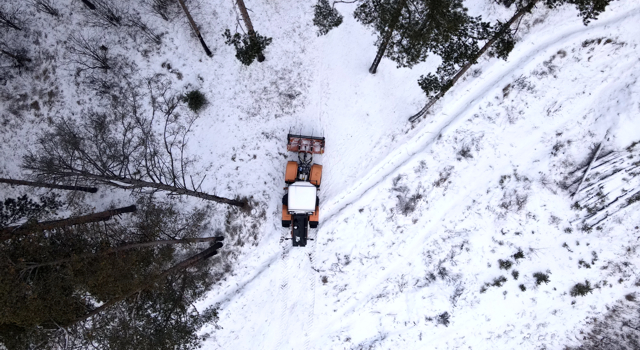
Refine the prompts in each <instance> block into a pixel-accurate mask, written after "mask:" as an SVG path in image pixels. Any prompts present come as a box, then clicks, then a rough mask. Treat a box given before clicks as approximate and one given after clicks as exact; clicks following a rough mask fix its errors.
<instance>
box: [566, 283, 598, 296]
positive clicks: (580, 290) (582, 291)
mask: <svg viewBox="0 0 640 350" xmlns="http://www.w3.org/2000/svg"><path fill="white" fill-rule="evenodd" d="M591 292H593V288H591V283H589V281H588V280H585V281H584V284H582V283H578V284H576V285H575V286H573V287H572V288H571V291H570V292H569V293H570V294H571V296H572V297H575V296H578V295H579V296H581V297H583V296H585V295H587V293H591Z"/></svg>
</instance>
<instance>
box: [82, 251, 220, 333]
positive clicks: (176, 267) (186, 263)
mask: <svg viewBox="0 0 640 350" xmlns="http://www.w3.org/2000/svg"><path fill="white" fill-rule="evenodd" d="M221 247H222V243H217V244H215V245H213V246H211V247H209V248H207V249H205V250H203V251H202V252H200V253H198V254H196V255H194V256H192V257H190V258H188V259H186V260H183V261H182V262H180V263H178V264H176V265H174V266H173V267H171V268H170V269H168V270H166V271H164V272H163V273H161V274H160V275H158V276H157V277H155V278H152V279H151V281H149V282H148V283H146V284H144V285H143V286H142V287H140V288H137V289H135V290H132V291H131V292H129V293H126V294H123V295H121V296H119V297H117V298H113V299H111V300H109V301H107V302H106V303H104V304H102V305H101V306H99V307H97V308H95V309H93V310H92V311H90V312H88V313H87V314H85V315H83V316H81V317H79V318H78V319H76V320H74V321H73V322H72V323H71V324H74V323H77V322H80V321H84V320H86V319H88V318H90V317H93V316H95V315H97V314H99V313H101V312H102V311H104V310H106V309H108V308H109V307H111V306H113V305H115V304H117V303H119V302H121V301H123V300H125V299H127V298H129V297H131V296H134V295H135V294H136V293H139V292H142V291H143V290H147V289H151V288H152V287H153V285H154V284H156V283H157V282H159V281H160V280H162V279H164V278H166V277H168V276H169V275H171V274H173V273H176V272H178V271H180V270H184V269H186V268H187V267H189V266H192V265H195V264H197V263H199V262H201V261H203V260H205V259H207V258H209V257H211V256H213V255H215V254H217V252H218V251H217V250H218V249H220V248H221Z"/></svg>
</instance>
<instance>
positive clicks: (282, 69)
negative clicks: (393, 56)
mask: <svg viewBox="0 0 640 350" xmlns="http://www.w3.org/2000/svg"><path fill="white" fill-rule="evenodd" d="M246 3H247V6H248V7H249V8H250V9H251V12H250V14H251V18H252V21H253V24H254V27H255V28H256V30H257V31H258V32H259V33H260V34H262V35H266V36H270V37H273V43H272V45H271V46H269V47H268V49H267V52H266V57H267V60H266V61H265V62H263V63H254V64H253V65H251V66H250V67H245V66H242V65H241V64H240V63H239V62H238V61H237V60H236V59H235V58H234V57H233V55H234V52H233V51H232V49H231V48H230V47H228V46H226V45H225V44H224V42H223V39H222V37H221V33H222V32H223V31H224V29H225V28H227V27H230V28H233V26H235V23H236V20H237V19H236V13H235V11H234V8H233V2H231V1H229V2H224V3H217V4H213V3H205V2H202V1H201V2H196V1H192V2H191V5H190V6H192V7H193V15H194V18H195V20H196V22H198V23H201V26H202V32H203V36H204V38H205V40H206V41H207V43H208V44H209V46H210V48H211V49H212V51H214V57H213V58H208V57H207V56H205V55H204V53H203V52H202V49H201V47H200V46H199V43H198V42H197V40H195V39H194V38H193V37H192V35H191V33H190V31H189V28H188V26H187V25H186V23H182V22H184V21H180V20H177V21H174V22H173V24H167V23H166V22H162V21H160V20H158V21H157V22H156V23H154V24H153V25H154V26H155V28H164V29H163V30H166V31H167V32H168V33H167V35H166V36H165V38H164V43H163V45H162V47H161V48H160V49H158V50H157V51H155V52H151V53H148V54H147V55H146V56H145V55H141V56H140V57H135V58H134V59H135V60H136V62H137V63H138V65H139V66H140V69H141V70H142V71H143V72H146V73H153V72H159V71H162V70H163V69H164V68H162V67H161V64H162V63H164V62H170V63H171V65H172V67H173V70H174V72H171V73H169V72H168V71H165V73H167V74H169V75H171V76H172V77H175V79H174V83H175V84H176V86H177V87H180V88H182V89H185V90H186V89H190V88H193V87H195V88H199V89H200V90H201V91H202V92H203V93H204V94H205V95H206V97H207V98H208V100H209V102H210V104H209V106H208V107H207V108H206V109H205V110H204V111H203V112H202V113H201V117H200V119H199V120H198V125H197V127H196V128H195V130H196V131H195V133H194V134H193V135H192V136H191V138H190V141H189V142H190V143H189V144H190V152H192V153H193V154H197V155H198V156H199V157H200V165H201V167H202V168H204V167H207V166H208V167H209V170H208V176H207V178H206V180H205V182H204V183H203V190H205V191H208V192H211V193H215V194H217V195H222V196H234V195H241V196H253V198H254V200H255V203H256V204H255V206H256V207H255V209H254V213H253V214H254V215H255V216H256V218H254V219H253V220H251V224H248V223H246V222H242V221H241V220H242V219H241V218H242V216H237V217H234V218H235V220H236V221H233V220H231V219H230V218H229V217H228V216H225V211H224V209H225V208H221V209H220V211H219V213H218V214H217V216H216V217H214V218H213V220H214V223H215V224H216V225H217V226H218V227H223V226H224V227H226V228H234V229H235V230H238V231H239V232H240V236H242V239H243V243H239V246H238V247H236V248H235V249H238V256H237V259H236V260H235V263H234V266H233V271H232V273H231V274H230V275H228V276H227V277H226V278H225V279H223V280H222V281H221V282H220V283H219V284H218V285H217V286H216V288H215V289H214V290H213V291H212V292H211V293H210V295H209V296H208V298H207V299H206V300H203V301H202V302H201V303H200V304H199V305H198V307H199V308H200V307H204V306H207V305H212V304H218V305H219V307H220V311H221V312H220V321H219V323H218V326H219V327H218V328H217V329H216V328H215V327H213V326H211V327H208V328H207V329H205V330H204V331H205V332H210V333H211V337H210V338H209V340H207V341H206V342H205V344H204V348H206V349H378V348H379V349H515V348H518V349H539V348H548V349H562V348H563V347H564V346H565V345H577V344H578V342H577V339H578V338H577V337H578V336H579V335H580V332H581V331H585V330H588V329H587V328H586V327H587V320H588V318H590V317H598V316H601V315H603V314H604V313H605V312H606V310H607V306H608V305H612V304H614V303H616V302H617V301H618V300H620V299H623V298H624V296H625V295H627V294H629V293H632V292H636V291H638V289H639V287H638V285H640V283H638V282H640V281H639V280H638V279H637V278H638V277H637V276H636V272H635V271H636V270H637V268H638V267H639V266H638V265H640V256H639V254H640V250H638V249H637V248H638V243H637V237H638V233H639V232H640V231H639V229H638V226H640V214H638V211H637V210H635V208H634V207H630V208H629V209H627V210H622V211H620V212H618V213H617V214H615V215H613V217H611V218H610V219H608V220H605V221H603V222H602V224H601V225H600V226H599V228H595V227H594V228H593V229H592V230H591V231H585V230H582V229H581V228H582V225H583V221H582V218H584V217H585V215H588V214H586V211H585V210H576V209H572V205H573V204H574V202H576V201H582V200H583V199H581V198H583V193H588V192H581V193H579V194H578V195H576V198H572V197H571V195H572V192H571V191H570V190H564V189H563V186H562V185H561V184H562V183H566V182H567V181H569V182H571V181H574V179H575V178H576V177H577V178H578V179H579V178H580V177H581V174H582V173H583V172H584V170H579V169H580V168H585V167H586V166H587V164H588V162H589V161H590V160H591V159H590V155H592V154H593V151H594V150H595V147H597V144H599V143H601V142H604V144H603V151H602V152H601V155H602V156H606V155H608V154H612V153H610V152H620V154H622V156H624V153H623V152H625V149H626V148H627V147H628V146H629V145H630V144H631V143H632V142H633V141H637V140H640V133H639V132H638V131H639V130H640V128H639V127H640V85H639V84H638V78H639V75H640V59H639V58H638V44H639V43H640V27H639V26H638V25H637V23H638V21H640V5H639V4H635V3H633V2H631V1H627V2H622V1H620V2H614V3H612V4H611V6H610V7H609V8H608V10H607V11H606V12H605V13H603V14H602V15H601V16H600V19H599V20H597V21H594V22H592V23H591V24H590V25H589V26H586V27H585V26H584V25H583V24H582V21H581V19H580V18H578V17H577V16H576V13H577V11H576V10H575V9H574V8H569V7H566V8H561V9H557V10H547V9H544V8H538V9H536V10H535V11H534V13H533V14H532V15H530V16H528V17H527V18H526V19H525V20H524V21H523V23H522V27H521V29H520V31H519V35H520V36H521V38H520V41H519V42H518V44H517V45H516V48H515V50H514V51H513V52H512V53H511V55H510V57H509V59H508V60H507V61H499V60H497V59H495V58H491V59H485V60H482V61H481V62H480V63H479V64H478V65H477V66H476V67H474V72H473V74H469V75H468V76H467V77H466V79H465V80H464V81H461V82H459V84H458V85H456V86H455V87H454V88H453V89H452V90H451V91H449V92H448V93H447V95H446V96H445V97H444V98H443V99H442V101H440V102H439V103H438V104H437V105H436V106H435V107H434V108H433V109H432V111H431V112H430V114H429V115H428V116H427V117H426V118H425V119H423V120H421V121H419V122H418V123H416V124H414V125H410V124H408V123H407V118H408V117H409V116H410V115H411V114H412V113H415V112H416V111H417V110H419V109H420V108H421V107H422V105H423V104H424V103H425V102H426V101H425V99H424V96H423V94H422V92H421V91H420V89H419V87H418V85H417V84H416V80H417V79H418V77H419V76H420V75H422V74H425V73H426V72H428V71H430V70H433V69H435V65H436V64H437V60H436V59H430V60H429V61H428V62H425V63H423V64H420V65H418V66H416V67H414V68H413V69H404V68H403V69H397V68H396V67H395V64H394V63H393V62H391V61H389V60H386V59H385V60H383V61H382V64H381V65H380V67H379V70H378V73H377V74H376V75H371V74H369V73H368V72H367V69H368V67H369V64H370V63H371V60H372V59H373V57H374V55H375V50H376V48H375V47H374V46H373V41H374V38H373V37H372V35H371V32H370V31H369V30H368V29H366V28H364V27H363V26H362V25H360V24H359V23H357V22H356V21H355V20H354V19H353V18H352V16H351V12H352V11H353V9H354V5H350V4H337V5H336V6H337V7H338V9H339V10H340V11H341V12H342V13H343V14H344V15H345V21H344V23H343V24H342V25H341V26H340V27H339V28H337V29H335V30H333V31H332V32H330V33H329V34H328V35H327V36H324V37H317V36H316V35H315V28H313V26H312V25H311V22H312V16H313V8H312V6H311V4H310V3H304V2H299V1H292V0H283V1H273V0H247V1H246ZM75 5H76V6H77V5H78V4H75ZM473 11H474V13H475V12H477V13H487V14H491V16H496V14H502V15H503V16H502V18H506V17H508V16H509V11H507V10H505V9H503V8H500V7H498V5H494V4H485V5H482V6H480V5H478V4H474V6H473ZM72 24H73V23H72V22H70V23H66V24H64V26H65V28H66V29H65V30H70V28H71V26H72ZM168 26H170V27H168ZM87 30H90V28H89V29H87ZM51 45H52V46H53V47H56V48H57V49H58V50H61V49H60V47H61V46H60V45H62V44H61V43H57V44H56V43H54V42H53V41H51ZM56 45H58V46H56ZM60 71H61V70H60ZM60 71H59V74H58V76H59V77H60V78H59V79H61V80H64V79H68V77H67V78H65V77H64V74H63V73H60ZM176 72H179V73H180V75H179V78H178V74H176ZM71 74H72V73H68V75H69V76H71ZM70 101H72V100H70ZM71 104H72V103H71V102H69V103H68V105H71ZM78 104H80V102H78ZM70 108H71V107H70ZM289 130H292V131H296V132H297V131H299V132H302V133H307V134H309V133H314V134H316V135H317V134H322V135H324V136H325V137H326V139H327V145H326V153H325V154H324V155H323V156H321V157H317V158H316V161H317V162H318V163H320V164H322V165H323V166H324V174H323V182H322V186H321V194H320V200H321V214H320V215H321V216H320V226H319V228H318V229H317V230H313V231H312V233H311V235H312V237H315V239H316V240H315V241H312V242H311V243H310V244H309V245H308V246H307V247H306V248H295V249H293V248H292V247H290V245H291V243H290V241H284V240H283V238H284V237H285V236H286V235H287V234H288V233H287V230H286V229H283V228H281V227H280V199H281V196H282V195H283V193H284V191H283V189H282V187H283V186H284V181H283V174H284V168H285V163H286V161H288V160H293V159H295V155H294V154H287V152H286V134H287V132H288V131H289ZM605 135H607V138H606V139H605ZM603 140H604V141H603ZM7 152H9V151H7V150H6V148H5V149H4V150H3V154H7ZM19 153H20V152H17V154H18V155H19ZM15 157H17V156H15ZM627 166H631V165H629V164H627ZM576 170H578V171H577V172H576ZM594 170H595V169H594ZM2 171H3V173H5V174H7V173H8V174H11V173H15V172H16V170H15V168H14V167H11V166H7V165H5V166H3V169H2ZM629 176H635V175H629ZM590 180H591V181H592V182H593V181H596V180H597V179H596V177H594V178H593V179H590ZM624 181H629V178H628V177H620V179H619V183H623V182H624ZM632 183H633V181H632ZM589 184H590V182H589V181H587V183H586V184H585V185H584V186H583V188H586V189H585V191H589ZM575 187H577V186H576V185H575V184H574V186H573V188H574V189H575ZM613 187H615V188H616V189H619V188H620V187H624V186H623V185H618V186H613ZM571 188H572V187H570V189H571ZM628 190H631V188H627V191H628ZM636 191H637V187H636V188H635V190H634V191H633V192H636ZM611 199H614V198H611ZM230 220H231V221H230ZM237 242H238V241H236V243H237ZM229 243H231V242H229ZM245 243H249V244H245ZM518 252H522V255H523V256H524V257H523V258H520V259H515V258H514V254H516V253H518ZM499 259H501V260H509V261H511V262H512V263H513V266H512V267H510V269H508V270H505V269H501V268H500V267H499V263H498V260H499ZM587 265H588V266H589V267H587ZM515 270H517V271H518V272H519V275H517V278H515V276H514V274H513V271H515ZM537 272H541V273H545V274H548V276H549V280H550V281H549V282H548V283H546V284H545V283H543V284H540V285H537V284H536V282H535V279H534V278H533V274H534V273H537ZM501 276H503V277H504V278H505V279H506V281H505V280H503V279H501V278H500V277H501ZM585 280H589V281H590V282H591V284H592V285H593V286H595V287H596V288H595V289H594V291H593V293H591V294H588V295H586V296H584V297H580V296H578V297H572V296H570V294H569V291H570V289H571V288H572V287H573V286H574V285H575V284H576V283H584V281H585ZM523 288H524V289H526V290H524V291H523V290H522V289H523ZM445 313H446V314H445Z"/></svg>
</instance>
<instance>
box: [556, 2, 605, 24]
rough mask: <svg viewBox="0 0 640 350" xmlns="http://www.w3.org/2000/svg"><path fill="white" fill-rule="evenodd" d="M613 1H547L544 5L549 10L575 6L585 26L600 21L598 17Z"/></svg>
mask: <svg viewBox="0 0 640 350" xmlns="http://www.w3.org/2000/svg"><path fill="white" fill-rule="evenodd" d="M611 1H612V0H545V1H544V3H545V4H546V5H547V7H549V8H555V7H558V6H562V5H565V4H570V5H575V6H576V8H577V9H578V11H579V14H578V16H580V17H582V21H583V22H584V25H587V24H589V23H590V22H591V20H596V19H598V16H599V15H600V14H601V13H602V12H604V11H605V10H606V9H607V6H609V3H611Z"/></svg>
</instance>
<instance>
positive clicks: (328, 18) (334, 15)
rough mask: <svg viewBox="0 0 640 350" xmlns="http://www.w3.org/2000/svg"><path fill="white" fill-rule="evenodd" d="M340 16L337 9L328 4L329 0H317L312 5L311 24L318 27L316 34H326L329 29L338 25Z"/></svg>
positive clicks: (340, 19) (340, 20)
mask: <svg viewBox="0 0 640 350" xmlns="http://www.w3.org/2000/svg"><path fill="white" fill-rule="evenodd" d="M342 18H343V17H342V15H341V14H340V13H339V12H338V10H336V9H335V8H334V7H333V6H331V5H330V4H329V0H318V3H317V4H316V5H315V6H314V7H313V24H314V25H315V26H316V27H318V36H321V35H326V34H327V33H329V31H330V30H331V29H333V28H337V27H338V26H340V24H342Z"/></svg>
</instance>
